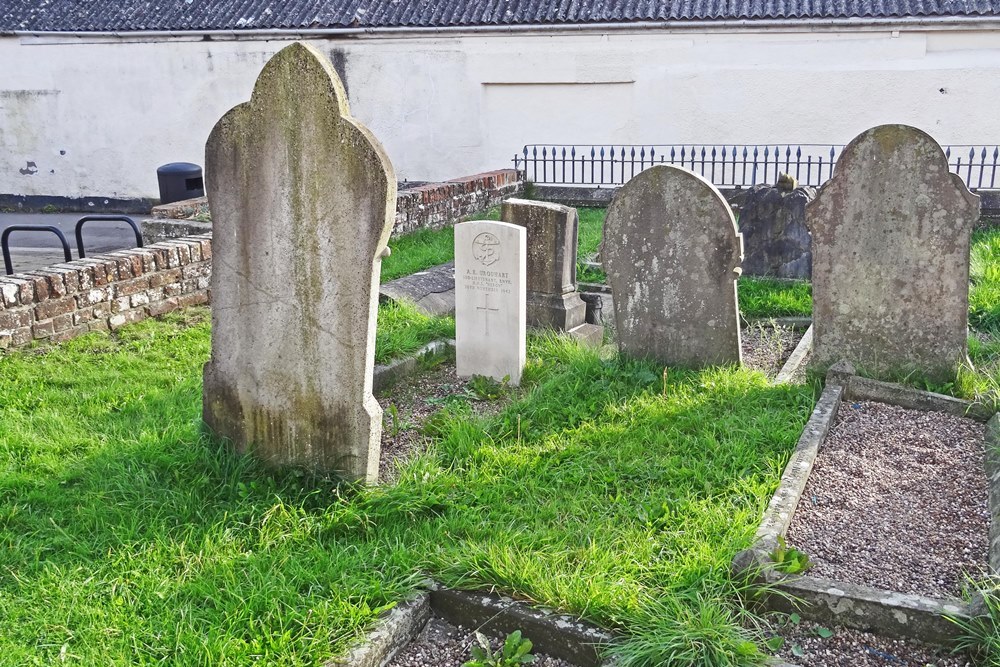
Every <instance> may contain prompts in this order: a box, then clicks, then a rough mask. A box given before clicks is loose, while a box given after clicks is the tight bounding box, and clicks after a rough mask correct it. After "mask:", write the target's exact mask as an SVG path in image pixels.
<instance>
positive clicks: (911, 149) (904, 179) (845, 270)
mask: <svg viewBox="0 0 1000 667" xmlns="http://www.w3.org/2000/svg"><path fill="white" fill-rule="evenodd" d="M978 218H979V197H978V196H976V195H974V194H972V193H971V192H969V190H968V189H967V188H966V187H965V184H964V183H963V182H962V180H961V179H960V178H959V177H958V176H957V175H955V174H952V173H950V172H949V171H948V161H947V159H946V157H945V154H944V151H942V150H941V147H940V146H939V145H938V144H937V142H936V141H934V139H932V138H931V137H930V136H928V135H927V134H926V133H924V132H922V131H920V130H918V129H916V128H913V127H908V126H906V125H882V126H879V127H876V128H872V129H870V130H868V131H867V132H864V133H862V134H861V135H860V136H858V137H857V138H856V139H854V141H852V142H851V143H850V145H848V146H847V148H846V149H844V152H843V153H842V154H841V156H840V160H839V161H838V163H837V170H836V172H835V173H834V175H833V178H832V179H831V180H830V181H828V182H827V184H826V185H825V186H824V187H823V189H822V190H821V191H820V193H819V195H818V196H817V197H816V199H814V200H813V201H812V202H810V203H809V205H808V207H807V209H806V224H807V225H808V226H809V230H810V231H811V232H812V241H813V353H812V362H811V363H812V365H813V366H814V367H815V368H817V369H819V370H821V371H822V370H826V369H827V368H828V367H829V366H831V365H832V364H834V363H836V362H837V361H839V360H841V359H847V360H848V361H851V362H852V363H854V364H855V365H856V366H858V367H859V368H861V369H863V370H864V371H865V372H866V373H868V374H872V375H875V376H881V377H886V378H890V379H891V378H893V377H897V376H899V375H903V374H907V373H911V372H918V373H920V374H921V375H922V376H924V377H927V378H929V379H933V380H948V379H951V378H954V376H955V371H956V369H957V367H958V366H959V365H960V364H962V363H965V362H967V356H966V352H967V344H968V314H969V244H970V239H971V235H972V228H973V226H974V225H975V223H976V220H977V219H978Z"/></svg>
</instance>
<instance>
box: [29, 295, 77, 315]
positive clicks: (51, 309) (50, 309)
mask: <svg viewBox="0 0 1000 667" xmlns="http://www.w3.org/2000/svg"><path fill="white" fill-rule="evenodd" d="M74 310H76V299H75V298H73V297H71V296H70V297H65V298H62V299H55V300H53V299H49V300H47V301H43V302H42V303H40V304H38V305H37V306H35V320H37V321H41V320H49V319H52V318H53V317H56V316H57V315H65V314H66V313H72V312H73V311H74Z"/></svg>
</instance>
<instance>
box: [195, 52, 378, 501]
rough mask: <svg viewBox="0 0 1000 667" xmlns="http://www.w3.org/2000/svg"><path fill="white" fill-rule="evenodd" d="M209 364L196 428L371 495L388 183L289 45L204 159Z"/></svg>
mask: <svg viewBox="0 0 1000 667" xmlns="http://www.w3.org/2000/svg"><path fill="white" fill-rule="evenodd" d="M205 163H206V174H207V176H208V179H207V181H208V195H209V200H210V202H211V209H212V224H213V227H214V239H213V240H214V246H213V257H212V265H213V267H212V268H213V270H212V301H213V303H212V358H211V361H210V362H209V363H207V364H206V365H205V372H204V405H203V411H204V419H205V422H206V423H207V424H208V426H209V427H210V428H211V429H212V430H213V431H214V432H215V433H217V434H218V435H220V436H224V437H226V438H228V439H230V440H232V441H233V443H234V444H235V446H236V448H237V449H239V450H240V451H246V450H248V451H252V452H253V453H255V454H256V455H257V456H260V457H261V458H263V459H264V460H265V461H267V462H269V463H272V464H275V465H296V466H299V465H301V466H307V467H310V468H316V469H323V470H328V471H335V472H338V473H339V474H342V475H343V476H345V477H347V478H349V479H358V480H367V481H369V482H374V481H375V480H376V478H377V475H378V462H379V444H380V436H381V421H382V420H381V418H382V411H381V409H380V408H379V405H378V403H377V402H376V401H375V398H374V396H373V395H372V368H373V365H374V355H375V314H376V306H377V304H376V296H377V293H378V278H379V269H380V265H381V258H382V255H383V251H385V250H386V242H387V241H388V239H389V233H390V232H391V230H392V224H393V218H394V200H395V195H396V178H395V175H394V173H393V169H392V165H391V164H390V162H389V159H388V157H387V156H386V154H385V152H384V151H383V149H382V147H381V146H380V145H379V143H378V141H377V140H376V139H375V138H374V137H373V136H372V135H371V133H370V132H369V131H368V130H367V129H365V128H364V127H363V126H361V125H360V124H359V123H358V122H357V121H355V120H354V119H353V118H352V117H351V116H350V112H349V110H348V107H347V97H346V95H345V93H344V89H343V86H342V85H341V83H340V79H339V78H338V77H337V74H336V73H335V72H334V70H333V67H332V66H331V64H330V63H329V61H328V60H326V58H325V57H324V56H323V55H322V54H320V53H319V52H318V51H316V50H315V49H313V48H312V47H310V46H307V45H304V44H300V43H296V44H292V45H291V46H288V47H286V48H284V49H282V50H281V51H280V52H279V53H278V54H277V55H275V56H274V57H273V58H272V59H271V60H270V61H269V62H268V63H267V64H266V65H265V66H264V69H263V71H262V72H261V74H260V77H259V78H258V79H257V83H256V85H255V86H254V91H253V95H252V97H251V99H250V101H249V102H246V103H244V104H241V105H239V106H237V107H235V108H233V109H232V110H231V111H229V112H228V113H227V114H226V115H225V116H223V117H222V119H221V120H219V122H218V123H217V124H216V126H215V128H214V129H213V130H212V133H211V135H210V136H209V139H208V144H207V145H206V147H205Z"/></svg>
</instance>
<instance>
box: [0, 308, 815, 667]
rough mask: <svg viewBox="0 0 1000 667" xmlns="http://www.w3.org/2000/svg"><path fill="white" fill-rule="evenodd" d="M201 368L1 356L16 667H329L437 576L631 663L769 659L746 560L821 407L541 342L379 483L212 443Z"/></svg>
mask: <svg viewBox="0 0 1000 667" xmlns="http://www.w3.org/2000/svg"><path fill="white" fill-rule="evenodd" d="M208 352H209V331H208V323H207V321H204V320H203V319H202V320H197V319H195V320H194V321H193V322H183V321H181V320H180V318H168V319H166V320H163V321H147V322H143V323H141V324H138V325H135V326H133V327H128V328H125V329H123V330H122V331H121V332H120V334H119V335H116V336H113V337H109V336H102V335H96V334H95V335H90V336H86V337H83V338H80V339H77V340H74V341H71V342H70V343H67V344H65V345H62V346H58V347H52V348H42V349H39V350H28V351H19V352H13V353H9V354H6V355H4V356H2V357H0V423H2V424H3V429H2V431H0V618H3V619H4V632H2V633H0V656H3V658H2V659H0V662H3V663H5V664H12V665H49V664H62V663H63V662H67V663H70V664H72V663H74V662H75V663H77V664H81V665H91V664H100V665H135V664H153V663H165V664H171V665H249V664H268V665H313V664H317V663H320V662H322V661H323V660H326V659H328V658H329V657H331V656H333V655H336V654H340V653H343V652H344V651H345V650H346V649H347V648H348V647H349V646H350V645H351V644H352V642H354V641H356V640H357V639H358V637H360V636H361V634H362V633H363V632H364V631H365V629H366V628H367V627H369V626H370V624H371V623H372V622H373V620H374V619H375V617H376V616H377V615H378V613H379V612H380V611H381V610H383V609H385V608H386V607H387V606H389V605H392V604H393V603H394V602H396V601H397V600H399V599H401V597H402V596H403V595H404V594H405V593H406V592H407V591H409V590H412V589H413V588H414V587H415V586H417V584H418V581H420V580H421V579H422V578H423V577H425V576H427V575H428V574H429V575H431V576H434V577H437V578H438V579H440V580H442V581H444V582H446V583H448V584H452V585H467V586H469V585H477V586H478V585H488V586H496V587H498V588H500V589H502V590H504V591H507V592H509V593H512V594H516V595H518V596H521V597H525V598H529V599H532V600H537V601H540V602H544V603H546V604H550V605H553V606H556V607H560V608H563V609H566V610H569V611H573V612H576V613H578V614H580V615H582V616H584V617H586V618H589V619H591V620H593V621H595V622H598V623H601V624H602V625H605V626H608V627H613V628H617V629H620V630H621V631H622V632H623V633H624V642H623V643H622V644H621V645H620V646H619V647H618V649H617V650H618V651H619V652H620V653H621V654H622V656H623V658H625V660H626V664H627V665H633V666H634V665H653V664H657V665H662V664H691V665H704V664H751V663H753V662H754V661H756V660H758V659H759V657H760V656H759V654H758V653H757V652H756V649H755V648H754V647H753V645H751V644H748V643H747V642H748V640H751V639H752V638H753V637H752V634H750V633H748V631H747V630H744V629H743V627H742V625H741V622H740V621H741V616H740V612H739V609H738V607H737V606H735V598H734V596H733V585H732V584H731V583H730V582H729V580H728V577H729V575H728V564H729V560H730V558H731V557H732V555H733V554H734V553H735V552H736V551H737V550H739V549H740V548H743V547H745V546H747V545H748V544H749V541H750V539H751V538H752V535H753V532H754V530H755V528H756V523H757V521H758V519H759V516H760V512H762V511H763V508H764V506H765V505H766V503H767V500H768V498H769V496H770V493H771V492H772V491H773V489H774V487H775V485H776V483H777V480H778V476H779V473H780V471H781V469H782V466H783V464H784V462H785V460H786V459H787V457H788V454H789V452H790V450H791V448H792V446H793V445H794V442H795V440H796V438H797V437H798V434H799V430H800V429H801V427H802V425H803V423H804V422H805V420H806V418H807V417H808V415H809V412H810V410H811V407H812V403H813V396H812V391H811V390H810V389H808V388H803V387H789V386H784V387H772V386H770V385H768V383H767V381H766V380H765V378H764V377H763V376H762V375H760V374H757V373H753V372H750V371H746V370H735V369H721V370H720V369H717V370H712V371H704V372H700V373H693V372H684V373H681V372H677V373H674V372H670V373H669V374H668V376H667V379H666V382H664V378H663V373H662V369H661V368H658V367H655V366H651V365H649V364H646V363H641V362H636V361H629V360H625V359H619V358H617V357H601V356H599V355H598V354H597V353H596V352H593V351H586V350H581V349H579V348H577V347H576V346H575V345H573V344H572V343H568V342H566V341H561V340H557V339H550V338H543V339H532V340H531V343H530V348H529V357H530V361H529V365H528V367H527V369H526V372H525V378H524V385H525V388H526V391H525V393H524V394H523V395H522V396H521V398H520V399H519V400H517V401H516V402H515V403H513V404H512V405H510V406H509V407H508V408H507V409H506V410H505V411H504V412H503V413H501V414H500V415H498V416H496V417H493V418H489V419H476V418H472V417H471V416H470V414H471V413H470V412H469V411H468V409H463V408H462V405H461V400H458V401H452V402H449V406H450V407H449V408H448V412H447V413H446V414H444V415H442V416H441V417H439V418H437V419H435V421H434V424H435V428H434V430H433V431H432V432H433V433H434V434H435V436H434V437H435V440H434V444H433V446H432V448H431V449H430V451H428V452H427V453H425V454H423V455H421V456H419V457H417V458H416V459H414V460H412V461H411V462H409V463H408V464H407V465H406V466H405V467H404V469H403V470H401V472H400V474H399V476H398V482H395V483H393V484H390V485H386V486H382V487H375V488H368V489H361V488H355V487H350V486H344V485H341V484H339V483H338V482H337V481H336V480H333V479H326V478H323V477H322V476H316V475H311V474H308V473H304V472H302V471H294V470H292V471H287V472H276V471H273V470H268V469H266V468H263V467H262V466H260V465H259V464H257V463H256V462H255V461H254V460H253V459H251V458H248V457H244V456H239V455H237V454H235V453H233V452H231V451H229V450H227V449H226V448H225V447H222V446H220V445H219V443H216V442H215V441H214V440H213V439H212V438H211V437H209V436H207V435H206V434H204V433H203V432H202V430H201V425H200V414H201V408H200V404H201V381H200V370H201V366H202V364H203V363H204V362H205V360H206V359H207V357H208ZM664 609H668V610H671V615H670V616H669V617H664V616H663V610H664ZM671 647H678V648H677V649H676V650H675V649H674V648H671Z"/></svg>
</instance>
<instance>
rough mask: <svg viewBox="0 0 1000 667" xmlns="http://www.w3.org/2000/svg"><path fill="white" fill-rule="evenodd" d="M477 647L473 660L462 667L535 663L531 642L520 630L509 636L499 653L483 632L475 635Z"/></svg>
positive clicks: (473, 649)
mask: <svg viewBox="0 0 1000 667" xmlns="http://www.w3.org/2000/svg"><path fill="white" fill-rule="evenodd" d="M475 637H476V645H475V646H473V647H472V660H469V661H467V662H465V663H464V664H463V665H462V667H518V665H527V664H531V663H533V662H534V661H535V656H533V655H532V654H531V647H532V644H531V640H530V639H527V638H525V637H522V636H521V631H520V630H515V631H514V632H512V633H510V634H509V635H507V637H506V639H504V642H503V646H502V647H501V648H500V650H499V651H494V650H493V646H492V645H491V644H490V640H489V638H488V637H487V636H486V635H484V634H483V633H481V632H477V633H476V634H475Z"/></svg>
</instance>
